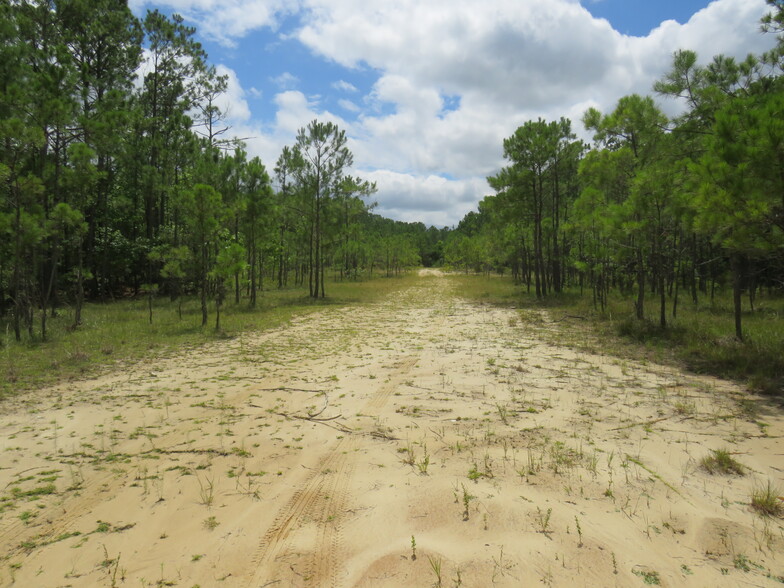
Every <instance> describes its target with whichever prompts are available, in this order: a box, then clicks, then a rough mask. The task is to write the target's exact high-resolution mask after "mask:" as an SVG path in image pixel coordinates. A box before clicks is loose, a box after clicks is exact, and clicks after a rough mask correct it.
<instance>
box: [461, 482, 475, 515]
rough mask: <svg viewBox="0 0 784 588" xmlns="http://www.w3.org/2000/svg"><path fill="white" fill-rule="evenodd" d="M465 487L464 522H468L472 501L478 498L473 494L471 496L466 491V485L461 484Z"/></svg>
mask: <svg viewBox="0 0 784 588" xmlns="http://www.w3.org/2000/svg"><path fill="white" fill-rule="evenodd" d="M461 486H462V487H463V520H464V521H467V520H468V518H469V511H470V509H469V507H470V505H471V501H472V500H474V499H475V498H476V496H473V495H472V494H469V492H468V490H466V487H465V484H461Z"/></svg>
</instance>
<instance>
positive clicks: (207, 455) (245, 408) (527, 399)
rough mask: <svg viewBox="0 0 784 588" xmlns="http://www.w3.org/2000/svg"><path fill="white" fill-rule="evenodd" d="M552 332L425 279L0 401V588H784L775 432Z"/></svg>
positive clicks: (532, 319)
mask: <svg viewBox="0 0 784 588" xmlns="http://www.w3.org/2000/svg"><path fill="white" fill-rule="evenodd" d="M568 324H569V323H568V321H564V322H557V323H556V322H553V321H551V320H550V319H549V318H548V317H547V316H546V315H544V314H541V315H540V314H536V313H533V314H532V313H530V312H529V313H527V314H525V315H524V316H523V317H522V318H521V315H520V314H519V313H517V312H516V311H514V310H511V309H498V308H492V307H489V306H481V305H476V304H472V303H468V302H466V301H464V300H461V299H460V298H459V292H454V291H453V290H452V286H451V285H450V283H449V281H448V279H447V278H445V277H443V276H439V275H426V276H422V277H421V279H420V280H419V281H418V283H417V285H416V286H415V287H412V288H409V289H407V290H405V291H403V292H399V293H397V294H394V295H392V296H389V297H388V298H387V299H386V300H385V301H384V302H383V303H380V304H374V305H369V306H362V307H354V308H326V309H325V310H323V311H321V312H319V313H318V314H313V315H310V316H307V317H306V318H301V319H298V320H295V321H294V322H293V323H292V324H291V325H289V326H287V327H285V328H281V329H278V330H275V331H271V332H267V333H261V334H254V335H243V336H242V337H238V338H235V339H232V340H228V341H225V342H221V343H217V344H214V345H211V346H208V347H205V348H201V349H198V350H194V351H191V352H189V353H187V354H184V355H182V356H179V357H174V358H169V359H165V360H160V361H155V362H152V363H147V364H144V365H137V366H136V367H134V368H131V369H125V370H123V371H121V372H116V373H107V374H105V375H103V376H101V377H98V378H94V379H90V380H85V381H80V382H76V383H70V384H67V385H63V386H61V387H58V388H53V389H47V390H41V391H40V392H36V393H34V394H28V395H25V397H24V398H20V399H18V400H15V401H10V402H5V403H4V404H3V405H0V413H1V414H0V439H1V440H2V441H1V442H2V453H0V455H1V456H2V458H1V461H0V468H1V469H0V491H1V494H0V496H2V502H0V508H1V509H2V514H0V554H2V557H3V560H2V566H0V586H22V587H38V586H41V587H44V586H45V587H50V586H52V587H54V586H133V587H143V586H184V587H193V586H196V585H198V586H201V587H213V586H217V587H224V586H225V587H233V586H241V587H254V588H255V587H261V586H274V587H284V586H334V587H344V586H345V587H352V586H373V587H375V586H380V587H408V586H412V587H418V586H421V587H426V586H432V585H437V580H438V578H437V571H436V570H437V569H438V568H439V566H440V573H441V585H442V586H450V587H452V586H458V585H461V586H479V587H485V586H535V585H542V584H543V585H552V586H644V585H646V581H647V582H648V584H654V585H655V583H656V582H657V581H658V582H659V583H660V585H662V586H694V587H705V586H775V585H780V584H778V583H777V581H776V580H775V579H774V578H771V577H768V576H780V575H784V557H783V555H784V531H782V525H783V523H782V520H780V519H767V518H763V517H760V516H759V515H757V514H756V513H755V512H754V511H752V509H751V508H750V505H749V502H750V496H751V492H752V489H753V488H754V487H755V485H760V484H766V483H767V482H768V481H769V480H770V481H772V482H773V483H774V484H776V485H778V487H779V488H780V487H782V482H784V473H783V472H782V468H784V459H782V455H783V454H784V446H783V445H782V443H781V435H782V432H784V419H783V418H782V413H781V411H780V410H778V409H776V408H774V407H771V406H770V405H767V404H765V403H764V402H762V401H761V400H759V399H754V398H753V397H750V396H749V395H748V394H747V393H746V392H745V391H743V390H741V389H739V388H737V387H736V386H734V385H732V384H728V383H725V382H721V381H718V380H713V379H709V378H700V377H695V376H693V375H688V374H684V373H681V372H679V371H677V370H676V369H673V368H669V367H662V366H657V365H642V364H639V363H635V362H633V361H626V360H618V359H615V358H613V357H609V356H603V355H591V354H586V353H579V352H575V351H572V350H570V349H569V348H567V347H565V346H564V347H559V346H553V345H552V344H546V343H545V342H544V340H543V338H542V336H541V335H542V333H544V332H549V333H550V334H552V331H553V330H554V329H562V330H563V329H568ZM564 335H565V336H566V337H568V336H569V333H568V332H564ZM548 339H549V340H552V337H551V336H550V337H548ZM308 415H316V416H315V417H313V419H311V420H308V418H309V416H308ZM315 419H321V420H315ZM719 448H728V449H729V450H730V451H731V452H733V454H734V455H735V457H736V458H737V459H738V460H739V461H740V462H742V463H743V464H744V465H745V466H746V467H747V468H748V471H749V473H748V474H747V475H746V476H743V477H740V476H734V477H733V476H721V475H710V474H708V473H706V472H704V471H702V470H701V469H700V468H699V461H700V459H701V458H703V457H704V456H706V455H708V453H709V450H711V449H719ZM406 462H409V463H406ZM412 537H413V539H414V540H415V543H416V551H415V554H414V552H413V550H412ZM414 555H416V557H415V558H414Z"/></svg>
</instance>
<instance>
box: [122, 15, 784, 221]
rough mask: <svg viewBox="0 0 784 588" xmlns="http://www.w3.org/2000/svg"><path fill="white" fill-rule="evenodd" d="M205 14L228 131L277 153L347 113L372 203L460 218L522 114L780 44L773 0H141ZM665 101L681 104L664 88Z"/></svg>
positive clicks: (643, 85) (402, 213) (204, 37)
mask: <svg viewBox="0 0 784 588" xmlns="http://www.w3.org/2000/svg"><path fill="white" fill-rule="evenodd" d="M130 4H131V7H132V9H133V10H134V11H135V13H136V14H137V15H139V16H142V15H143V13H144V11H145V10H147V9H152V8H159V9H160V10H162V11H163V12H166V13H171V12H178V13H180V14H182V15H183V16H184V17H185V19H186V21H187V22H188V23H189V24H191V25H194V26H196V27H197V30H198V38H199V40H200V41H202V43H203V44H204V46H205V48H206V50H207V51H208V53H209V56H210V61H211V62H212V63H213V64H215V65H216V66H217V67H218V68H219V71H221V73H225V74H227V75H229V77H230V84H229V90H228V92H227V95H226V96H225V97H224V101H223V105H224V107H225V109H226V111H227V116H228V120H229V123H230V124H231V125H232V131H231V132H232V133H234V134H235V135H236V136H239V137H248V140H247V148H248V151H249V152H250V153H251V154H252V155H259V156H260V157H261V158H262V160H263V161H264V162H265V164H266V165H267V166H268V168H272V167H274V163H275V160H276V159H277V157H278V154H279V153H280V150H281V148H282V147H283V146H284V145H290V144H293V142H294V136H295V134H296V130H297V129H298V128H300V127H302V126H305V125H306V124H307V123H308V122H309V121H310V120H312V119H313V118H319V119H323V120H332V121H334V122H336V123H337V124H338V125H339V126H340V127H341V128H343V129H345V130H346V132H347V135H348V136H349V138H350V147H351V148H352V151H353V153H354V159H355V169H354V170H352V172H353V173H356V174H357V175H360V176H363V177H365V178H367V179H369V180H372V181H375V182H376V183H377V186H378V193H377V194H376V195H375V196H374V199H375V200H376V201H377V202H378V208H377V211H378V212H379V213H380V214H384V215H385V216H390V217H392V218H397V219H400V220H407V221H422V222H424V223H426V224H435V225H438V226H443V225H453V224H456V223H457V222H458V221H459V220H460V219H461V218H462V217H463V216H464V215H465V213H466V212H468V211H469V210H473V209H475V207H476V204H477V202H478V201H479V200H480V199H481V198H482V197H483V196H484V195H485V194H487V193H490V189H489V188H488V186H487V183H486V181H485V178H486V177H487V175H490V174H493V173H495V172H496V171H497V170H498V169H499V168H500V166H502V165H504V160H503V157H502V141H503V138H504V137H507V136H509V135H511V134H512V133H513V132H514V130H515V128H516V127H517V126H519V125H521V124H523V122H525V121H526V120H530V119H536V118H538V117H540V116H541V117H543V118H545V119H547V120H553V119H557V118H559V117H561V116H566V117H568V118H570V119H571V120H572V121H573V128H574V130H575V132H577V133H578V135H579V136H581V137H583V138H585V139H589V137H588V136H587V134H586V133H585V130H584V129H583V128H582V125H581V124H580V122H579V121H580V118H581V116H582V113H583V112H584V111H585V110H586V109H587V108H588V107H591V106H593V107H596V108H599V109H600V110H603V111H607V110H610V109H612V108H613V106H614V104H615V103H616V102H617V100H618V99H619V98H620V97H621V96H623V95H626V94H630V93H633V92H637V93H642V94H649V93H650V92H651V86H652V84H653V82H654V81H655V80H656V79H657V78H658V77H660V76H661V75H662V74H663V73H664V72H665V71H666V70H667V69H668V67H669V64H670V61H671V57H672V53H673V52H674V51H675V50H677V49H679V48H686V49H694V50H696V51H697V52H698V53H699V54H700V55H701V56H702V58H703V60H704V61H707V60H708V59H710V58H711V57H712V56H713V55H715V54H718V53H724V54H728V55H735V56H738V57H743V56H745V55H746V54H747V53H749V52H754V53H758V52H761V51H763V50H765V49H767V48H769V47H770V46H771V45H772V39H770V38H765V37H764V36H763V35H761V34H760V33H759V27H758V22H759V18H760V17H761V16H762V15H763V14H764V13H765V12H766V5H765V2H764V0H715V1H714V2H707V1H705V0H702V1H698V0H659V1H651V0H648V1H644V0H582V2H580V1H578V0H395V1H394V2H392V1H390V0H156V1H148V0H131V1H130ZM661 105H662V108H664V110H665V111H666V112H668V113H670V114H674V113H676V112H677V110H678V108H679V106H678V104H676V103H674V102H667V101H662V103H661Z"/></svg>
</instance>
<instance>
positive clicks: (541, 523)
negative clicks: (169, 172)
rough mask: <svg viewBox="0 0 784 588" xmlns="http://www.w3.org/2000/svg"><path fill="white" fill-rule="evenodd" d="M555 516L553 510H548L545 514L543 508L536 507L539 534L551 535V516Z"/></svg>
mask: <svg viewBox="0 0 784 588" xmlns="http://www.w3.org/2000/svg"><path fill="white" fill-rule="evenodd" d="M552 514H553V509H552V508H548V509H547V512H543V511H542V509H541V508H539V507H538V506H537V507H536V524H537V527H538V529H537V532H539V533H542V534H543V535H547V536H549V535H550V532H551V529H550V516H551V515H552Z"/></svg>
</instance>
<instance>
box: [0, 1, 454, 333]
mask: <svg viewBox="0 0 784 588" xmlns="http://www.w3.org/2000/svg"><path fill="white" fill-rule="evenodd" d="M194 33H195V31H194V29H192V28H189V27H187V26H185V25H184V24H183V20H182V18H180V17H179V16H177V15H175V16H173V17H171V18H170V17H167V16H165V15H163V14H161V13H160V12H158V11H154V12H148V13H147V15H146V17H145V18H144V19H143V20H142V21H140V20H139V19H137V18H136V17H135V16H134V15H133V14H132V13H131V11H130V10H129V9H128V6H127V3H126V2H124V1H117V0H22V1H15V0H0V186H1V187H0V235H2V238H1V239H0V318H2V317H3V316H5V317H7V318H8V320H9V322H10V324H11V325H12V328H13V331H14V335H15V337H16V339H17V340H20V339H21V338H22V337H23V335H25V334H27V336H28V337H30V338H38V337H40V338H43V339H45V338H46V333H47V324H46V320H47V316H51V315H54V314H55V313H56V311H57V309H58V308H59V307H62V305H64V304H68V305H70V306H72V307H73V308H74V313H73V314H74V326H78V325H79V324H80V322H81V312H82V306H83V303H84V301H85V299H89V298H92V299H100V300H106V299H110V298H113V297H117V296H123V295H127V294H139V293H140V292H143V293H146V294H148V295H149V297H150V320H151V321H152V320H153V314H152V310H153V305H152V300H153V296H154V295H156V294H166V295H169V296H171V297H172V298H176V297H178V296H180V295H182V294H185V293H198V296H199V297H200V299H201V308H202V324H206V323H207V321H208V307H209V306H210V305H212V304H213V302H214V304H215V307H216V308H217V311H218V312H217V317H216V323H217V325H219V324H220V307H221V304H222V302H223V301H224V299H225V297H226V296H227V295H229V294H230V293H231V294H233V297H234V299H235V301H236V302H239V301H240V299H241V298H242V299H247V301H248V303H249V304H250V305H251V306H253V305H255V303H256V296H257V293H258V292H259V291H260V290H261V289H262V288H263V287H264V286H265V280H267V281H268V285H270V286H273V285H274V286H277V287H285V286H288V285H292V286H294V285H307V287H308V288H309V292H310V295H311V296H313V297H321V296H324V295H325V293H326V288H325V278H326V275H327V273H328V272H329V271H331V270H334V273H335V275H336V276H337V277H338V278H356V277H357V276H359V275H360V274H361V273H365V272H372V271H373V270H374V269H375V270H377V271H379V272H381V271H383V272H386V273H387V274H393V273H396V272H400V270H401V269H402V268H405V267H409V266H412V265H415V264H418V263H420V262H421V261H422V259H425V258H428V257H429V261H430V263H434V262H436V261H437V258H438V257H439V253H438V241H439V240H440V239H442V238H443V235H442V234H440V233H439V234H436V235H433V234H432V231H431V232H428V230H426V229H425V227H424V226H423V225H421V224H408V223H398V222H394V221H387V220H385V219H381V218H379V217H377V216H375V215H373V214H371V213H370V210H371V209H372V204H371V203H369V202H368V197H369V196H371V195H372V193H373V192H374V191H375V186H374V185H372V184H370V183H368V182H365V181H362V180H360V179H358V178H354V177H350V176H349V175H347V173H346V170H347V169H348V168H349V167H350V166H351V163H352V157H351V153H350V152H349V150H348V149H347V147H346V138H345V134H344V133H343V131H341V130H340V129H338V128H337V127H335V126H334V125H332V124H331V123H320V122H318V121H313V122H312V123H311V124H310V125H308V126H307V128H303V129H302V130H301V131H300V133H299V135H298V136H297V138H296V142H295V144H294V145H292V146H290V147H287V148H286V149H284V151H283V153H282V154H281V156H280V158H279V159H278V161H277V162H276V163H275V164H274V166H272V167H273V168H274V169H269V168H268V166H265V164H264V163H263V162H261V161H260V160H259V159H258V158H248V155H247V154H246V152H245V151H244V149H243V145H242V144H241V143H239V142H236V141H232V140H228V139H225V138H224V137H225V135H226V131H227V130H228V129H227V127H226V126H225V123H224V113H222V112H221V110H220V109H219V108H218V106H217V103H218V98H219V97H220V95H221V93H222V92H224V91H225V89H226V79H225V77H222V76H220V75H218V74H217V72H216V70H215V68H214V67H213V66H210V65H209V64H208V61H207V55H206V53H205V52H204V50H203V49H202V47H201V46H200V45H199V43H198V42H196V41H195V39H194ZM273 185H274V186H275V188H273ZM434 237H435V238H434Z"/></svg>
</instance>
